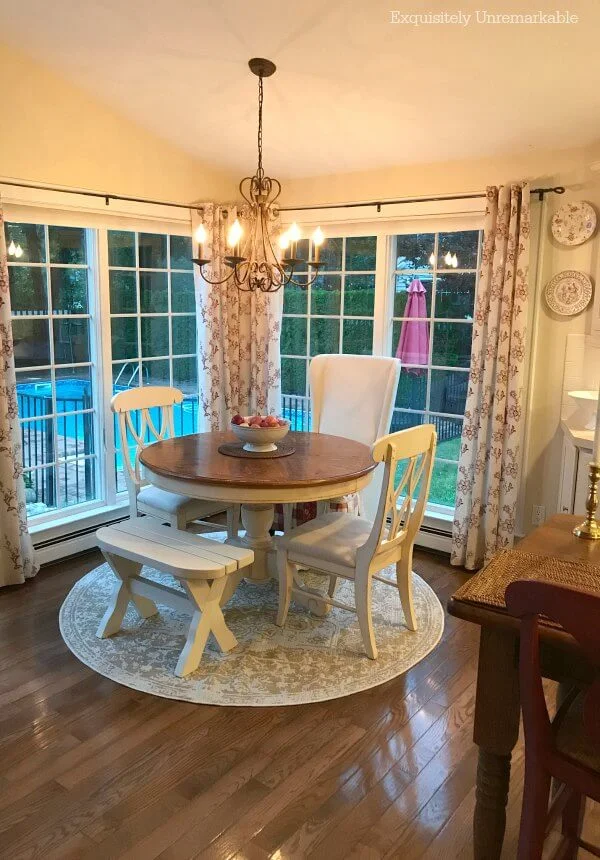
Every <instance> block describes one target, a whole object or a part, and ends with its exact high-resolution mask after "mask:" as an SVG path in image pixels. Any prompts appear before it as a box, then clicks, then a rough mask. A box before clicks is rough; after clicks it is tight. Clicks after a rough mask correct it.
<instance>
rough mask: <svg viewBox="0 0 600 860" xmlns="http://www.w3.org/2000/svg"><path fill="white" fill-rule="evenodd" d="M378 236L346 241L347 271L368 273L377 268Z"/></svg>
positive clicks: (360, 237)
mask: <svg viewBox="0 0 600 860" xmlns="http://www.w3.org/2000/svg"><path fill="white" fill-rule="evenodd" d="M376 248H377V237H376V236H352V237H351V238H348V239H346V269H350V270H351V271H353V272H357V271H358V272H363V271H364V272H368V271H369V270H371V269H374V268H375V252H376Z"/></svg>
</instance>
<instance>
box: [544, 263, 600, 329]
mask: <svg viewBox="0 0 600 860" xmlns="http://www.w3.org/2000/svg"><path fill="white" fill-rule="evenodd" d="M544 296H545V298H546V304H547V305H548V307H549V308H550V310H551V311H554V313H556V314H560V315H561V316H565V317H570V316H573V315H574V314H578V313H581V311H583V310H585V308H587V306H588V305H589V303H590V299H591V298H592V282H591V281H590V279H589V278H588V276H587V275H584V273H583V272H576V271H574V270H572V269H567V270H566V271H564V272H559V273H558V275H554V277H553V278H551V279H550V280H549V281H548V283H547V284H546V288H545V290H544Z"/></svg>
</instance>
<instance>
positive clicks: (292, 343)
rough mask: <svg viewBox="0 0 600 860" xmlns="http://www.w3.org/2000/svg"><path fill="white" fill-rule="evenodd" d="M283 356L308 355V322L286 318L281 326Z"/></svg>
mask: <svg viewBox="0 0 600 860" xmlns="http://www.w3.org/2000/svg"><path fill="white" fill-rule="evenodd" d="M281 354H282V355H306V320H305V319H302V318H296V317H284V318H283V321H282V324H281Z"/></svg>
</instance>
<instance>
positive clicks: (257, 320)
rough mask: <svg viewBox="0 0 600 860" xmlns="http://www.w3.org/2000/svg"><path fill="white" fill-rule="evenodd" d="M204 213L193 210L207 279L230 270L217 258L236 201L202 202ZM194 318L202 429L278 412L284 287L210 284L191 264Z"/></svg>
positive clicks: (234, 214)
mask: <svg viewBox="0 0 600 860" xmlns="http://www.w3.org/2000/svg"><path fill="white" fill-rule="evenodd" d="M201 208H202V210H203V216H202V218H201V216H200V215H199V214H198V213H197V212H196V211H193V213H192V237H193V241H194V255H195V256H197V254H198V246H197V243H196V241H195V238H194V235H195V232H196V228H197V227H198V225H199V224H200V223H201V221H202V223H203V224H204V226H205V228H206V232H207V241H206V242H205V244H204V246H203V247H204V253H205V256H206V257H210V258H211V259H212V260H213V261H214V262H213V263H212V265H211V266H207V274H208V276H209V277H210V278H222V277H224V275H225V274H226V272H228V271H229V269H228V268H227V267H226V266H225V265H224V264H223V263H222V262H221V261H222V258H223V256H224V254H225V253H227V247H226V235H227V230H228V228H229V226H230V225H231V224H232V223H233V221H235V219H236V217H237V210H236V207H235V206H225V205H223V206H219V205H217V204H214V203H205V204H202V206H201ZM194 277H195V284H196V307H197V323H198V381H199V389H200V416H201V421H202V423H201V427H200V429H201V431H208V430H224V429H226V428H227V426H228V425H229V422H230V421H231V418H232V417H233V415H235V414H236V413H237V412H239V413H241V414H245V415H247V414H250V413H254V412H258V413H261V414H267V413H271V412H272V413H276V414H278V415H279V414H280V413H281V359H280V352H279V338H280V334H281V316H282V311H283V289H281V290H279V291H278V292H276V293H261V292H260V291H259V292H256V293H249V292H241V291H240V290H239V289H238V288H237V286H236V285H235V283H234V281H233V278H232V279H230V280H228V281H226V282H225V283H223V284H218V285H214V286H213V285H212V284H209V283H208V282H207V281H205V280H204V278H203V277H202V276H201V275H200V272H199V270H198V267H197V266H196V267H195V273H194Z"/></svg>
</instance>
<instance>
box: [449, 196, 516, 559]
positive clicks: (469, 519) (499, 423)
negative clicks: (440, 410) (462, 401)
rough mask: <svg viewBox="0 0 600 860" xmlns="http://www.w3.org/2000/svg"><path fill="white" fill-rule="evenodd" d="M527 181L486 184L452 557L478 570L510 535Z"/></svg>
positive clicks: (509, 543)
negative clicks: (512, 183)
mask: <svg viewBox="0 0 600 860" xmlns="http://www.w3.org/2000/svg"><path fill="white" fill-rule="evenodd" d="M529 232H530V210H529V188H528V186H527V185H526V184H524V183H523V184H515V185H511V186H500V187H499V188H496V187H489V188H488V189H487V206H486V212H485V223H484V235H483V250H482V256H481V269H480V273H479V282H478V287H477V296H476V301H475V317H474V321H473V346H472V351H471V369H470V374H469V387H468V392H467V402H466V407H465V421H464V425H463V432H462V439H461V449H460V459H459V464H458V481H457V492H456V511H455V517H454V524H453V530H452V556H451V563H452V564H454V565H463V566H464V567H466V568H468V569H469V570H475V569H477V568H479V567H481V566H482V565H483V564H487V562H488V561H489V560H490V559H491V557H492V556H493V555H494V553H495V552H497V551H498V550H500V549H503V548H506V547H510V546H512V543H513V538H514V528H515V510H516V503H517V492H518V487H519V472H520V466H521V459H522V453H523V452H522V447H521V446H522V431H523V398H524V392H523V382H524V373H525V341H526V323H527V306H528V301H529V292H528V266H529Z"/></svg>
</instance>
